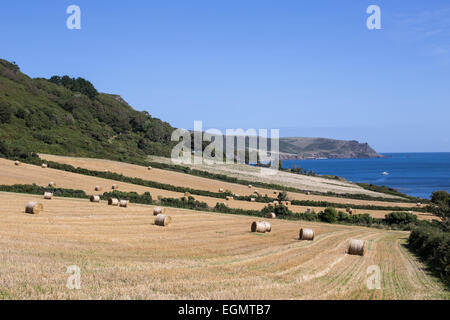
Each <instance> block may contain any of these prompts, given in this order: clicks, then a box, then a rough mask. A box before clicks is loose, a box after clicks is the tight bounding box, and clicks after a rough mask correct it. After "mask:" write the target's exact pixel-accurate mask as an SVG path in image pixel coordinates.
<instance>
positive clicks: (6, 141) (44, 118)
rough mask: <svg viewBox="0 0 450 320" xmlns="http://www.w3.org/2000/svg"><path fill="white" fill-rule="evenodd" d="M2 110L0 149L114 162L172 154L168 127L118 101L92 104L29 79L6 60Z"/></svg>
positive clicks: (0, 74)
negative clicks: (90, 157) (112, 160)
mask: <svg viewBox="0 0 450 320" xmlns="http://www.w3.org/2000/svg"><path fill="white" fill-rule="evenodd" d="M0 108H1V113H2V114H3V115H5V114H6V118H9V119H7V120H5V117H2V118H1V119H0V139H1V141H3V148H7V149H17V148H19V149H20V151H23V150H27V151H34V152H47V153H53V154H64V155H78V156H95V157H100V158H110V159H116V160H129V159H142V158H143V157H145V155H146V154H157V155H163V156H168V155H169V154H170V150H171V147H170V143H169V141H170V134H171V132H172V130H173V128H172V127H171V126H170V125H169V124H168V123H165V122H162V121H161V120H159V119H155V118H152V117H151V116H149V115H148V114H147V113H145V112H138V111H135V110H133V109H132V108H131V107H130V106H129V105H128V104H127V103H126V102H125V101H123V100H122V99H121V98H120V97H119V96H115V95H109V94H99V95H98V96H96V97H95V98H93V99H90V98H88V97H87V96H85V95H83V94H81V93H78V92H73V91H71V90H69V89H67V88H65V87H63V86H60V85H56V84H54V83H51V82H49V81H47V80H45V79H31V78H30V77H28V76H26V75H25V74H23V73H21V72H20V71H19V70H18V69H17V68H16V67H15V66H14V65H12V64H10V63H8V62H7V61H4V60H0ZM5 145H6V146H5ZM0 151H1V150H0ZM112 151H113V152H112Z"/></svg>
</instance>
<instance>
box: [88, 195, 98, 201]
mask: <svg viewBox="0 0 450 320" xmlns="http://www.w3.org/2000/svg"><path fill="white" fill-rule="evenodd" d="M90 200H91V202H100V196H91V198H90Z"/></svg>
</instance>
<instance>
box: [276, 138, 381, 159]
mask: <svg viewBox="0 0 450 320" xmlns="http://www.w3.org/2000/svg"><path fill="white" fill-rule="evenodd" d="M280 152H282V153H285V155H284V157H285V158H291V157H293V156H295V155H296V156H297V157H298V158H309V157H325V158H374V157H379V156H380V155H379V154H378V153H377V152H376V151H375V150H374V149H372V148H371V147H370V146H369V145H368V144H367V143H359V142H358V141H345V140H334V139H326V138H281V139H280Z"/></svg>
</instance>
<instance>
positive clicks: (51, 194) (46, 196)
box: [44, 192, 53, 200]
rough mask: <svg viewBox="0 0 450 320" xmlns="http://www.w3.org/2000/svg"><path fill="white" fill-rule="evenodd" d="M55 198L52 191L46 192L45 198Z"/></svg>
mask: <svg viewBox="0 0 450 320" xmlns="http://www.w3.org/2000/svg"><path fill="white" fill-rule="evenodd" d="M52 198H53V193H51V192H44V199H45V200H52Z"/></svg>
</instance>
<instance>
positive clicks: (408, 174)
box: [283, 152, 450, 199]
mask: <svg viewBox="0 0 450 320" xmlns="http://www.w3.org/2000/svg"><path fill="white" fill-rule="evenodd" d="M382 155H383V156H384V158H373V159H317V160H283V167H284V168H292V167H293V166H294V165H296V166H297V167H301V168H303V169H305V170H308V171H309V170H312V171H313V172H315V173H317V174H333V175H336V176H340V177H343V178H345V179H347V180H348V181H352V182H366V183H372V184H376V185H380V186H381V185H385V186H388V187H391V188H394V189H397V190H398V191H400V192H403V193H405V194H408V195H411V196H415V197H421V198H426V199H429V198H430V196H431V193H432V192H433V191H437V190H445V191H447V192H450V152H449V153H383V154H382Z"/></svg>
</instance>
